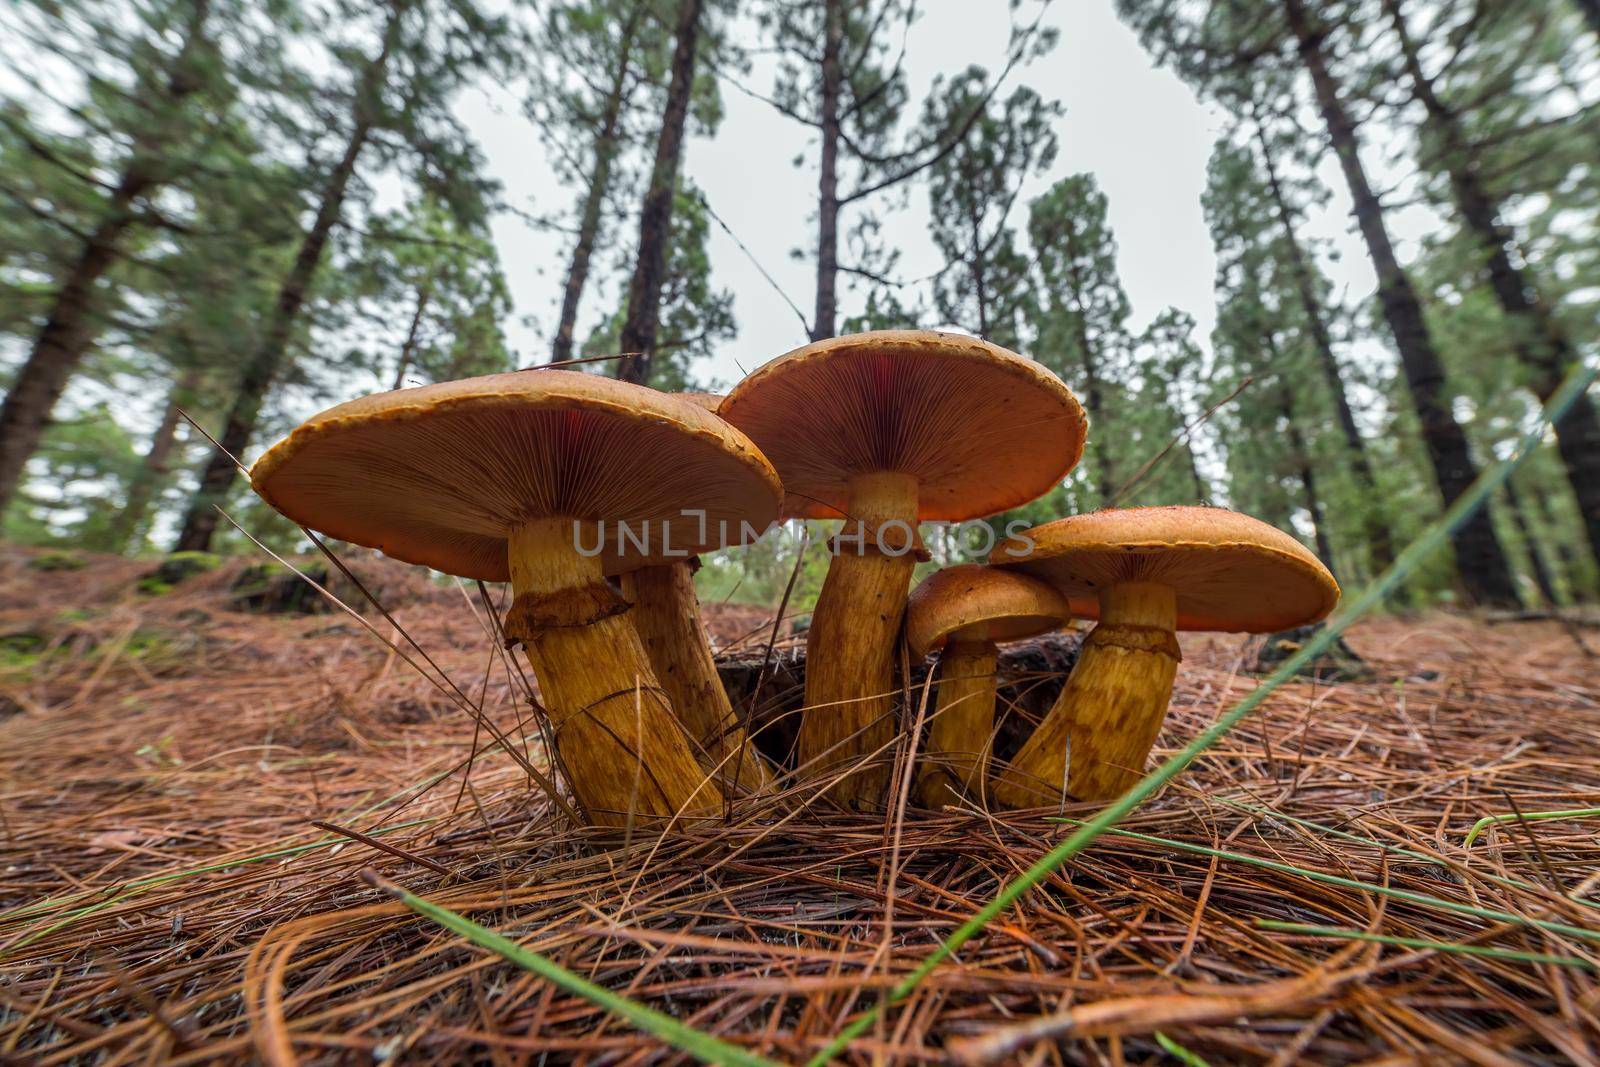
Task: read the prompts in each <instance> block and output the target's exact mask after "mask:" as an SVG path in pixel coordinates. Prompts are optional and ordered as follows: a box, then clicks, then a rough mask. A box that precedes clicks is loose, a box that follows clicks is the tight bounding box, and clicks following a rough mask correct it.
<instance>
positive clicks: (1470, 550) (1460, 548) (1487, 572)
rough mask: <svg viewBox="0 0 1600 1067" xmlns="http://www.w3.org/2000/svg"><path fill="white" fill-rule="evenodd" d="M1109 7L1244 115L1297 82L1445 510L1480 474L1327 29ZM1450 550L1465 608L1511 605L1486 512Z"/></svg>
mask: <svg viewBox="0 0 1600 1067" xmlns="http://www.w3.org/2000/svg"><path fill="white" fill-rule="evenodd" d="M1118 6H1119V10H1120V11H1121V12H1122V14H1123V15H1124V17H1125V18H1127V19H1128V20H1129V21H1130V22H1132V23H1133V24H1134V25H1135V27H1136V29H1137V30H1138V31H1139V33H1140V36H1141V39H1143V40H1144V42H1145V43H1146V45H1147V46H1148V47H1150V48H1152V50H1154V51H1155V52H1156V55H1157V58H1158V59H1160V60H1162V61H1163V62H1170V63H1172V64H1173V65H1174V66H1176V67H1177V69H1178V70H1179V72H1180V73H1181V74H1183V75H1184V76H1185V77H1186V78H1188V79H1190V80H1191V81H1192V82H1194V83H1195V84H1196V85H1198V86H1199V87H1200V88H1201V89H1202V90H1203V91H1205V92H1206V93H1208V94H1210V95H1212V96H1213V97H1216V98H1218V99H1220V100H1221V101H1222V102H1223V103H1224V104H1226V105H1228V106H1230V107H1232V108H1234V109H1235V110H1236V112H1237V113H1241V114H1242V113H1244V112H1246V111H1248V108H1249V105H1250V104H1251V103H1252V102H1254V101H1255V100H1256V92H1257V86H1258V85H1260V84H1262V83H1263V82H1265V83H1266V84H1267V86H1268V87H1269V88H1272V89H1279V88H1283V89H1285V90H1287V91H1288V99H1287V100H1286V101H1279V103H1280V105H1281V106H1282V107H1284V108H1285V109H1292V107H1293V105H1294V103H1295V94H1294V92H1293V91H1292V89H1293V82H1292V81H1291V80H1290V78H1291V77H1292V76H1293V75H1295V74H1297V73H1303V74H1304V75H1305V77H1306V79H1307V80H1308V81H1309V83H1310V86H1311V89H1312V99H1313V102H1314V106H1315V108H1316V110H1317V113H1318V114H1319V116H1320V118H1321V119H1322V123H1323V126H1324V128H1325V131H1326V133H1327V135H1328V140H1329V142H1330V144H1331V147H1332V148H1333V151H1334V155H1335V156H1336V158H1337V160H1338V163H1339V166H1340V169H1341V171H1342V172H1343V175H1344V178H1345V181H1346V184H1347V185H1348V186H1349V189H1350V193H1351V199H1352V200H1353V201H1354V212H1355V216H1356V222H1357V228H1358V229H1359V230H1360V232H1361V234H1362V238H1363V240H1364V242H1365V244H1366V246H1367V252H1368V255H1369V257H1370V258H1371V259H1372V262H1373V267H1374V270H1375V272H1376V274H1377V277H1378V304H1379V307H1380V309H1381V311H1382V314H1383V318H1384V321H1385V323H1386V324H1387V326H1388V328H1389V332H1390V334H1391V336H1392V338H1393V340H1394V344H1395V349H1396V351H1397V353H1398V355H1399V357H1400V366H1401V369H1402V371H1403V373H1404V375H1405V378H1406V382H1407V385H1408V393H1409V399H1410V403H1411V406H1412V407H1413V408H1414V410H1415V412H1416V415H1417V425H1418V430H1419V433H1420V434H1421V437H1422V442H1423V446H1424V450H1425V451H1426V453H1427V455H1428V459H1429V463H1430V466H1431V467H1432V469H1433V475H1434V480H1435V482H1436V484H1437V486H1438V488H1439V491H1440V492H1441V494H1442V495H1443V497H1444V499H1445V501H1446V502H1450V501H1454V500H1455V499H1457V498H1458V497H1460V496H1461V495H1462V494H1463V493H1464V492H1465V491H1466V489H1467V487H1468V486H1470V485H1471V483H1472V481H1473V480H1474V479H1475V478H1476V477H1477V465H1476V463H1475V462H1474V460H1473V457H1472V451H1471V447H1470V443H1469V441H1468V439H1467V435H1466V432H1465V430H1464V429H1463V427H1462V426H1461V423H1460V422H1459V421H1458V420H1457V418H1456V415H1455V412H1454V411H1453V410H1452V407H1451V399H1452V394H1451V390H1450V386H1449V383H1448V382H1447V380H1446V376H1445V370H1444V365H1443V363H1442V361H1441V359H1440V357H1439V352H1438V349H1437V347H1436V346H1435V344H1434V342H1433V339H1432V337H1431V336H1430V334H1429V332H1428V326H1427V321H1426V318H1425V316H1424V312H1423V307H1422V303H1421V301H1420V299H1419V298H1418V295H1417V292H1416V289H1415V288H1414V286H1413V284H1412V282H1411V279H1410V277H1409V276H1408V275H1407V273H1406V271H1405V269H1404V268H1403V267H1402V266H1401V264H1400V261H1399V258H1398V256H1397V254H1396V253H1395V250H1394V243H1393V240H1392V238H1391V236H1390V234H1389V229H1388V225H1387V221H1386V219H1385V216H1384V209H1383V206H1382V203H1381V202H1380V201H1379V199H1378V197H1377V195H1376V193H1375V192H1374V191H1373V188H1372V183H1371V180H1370V178H1369V177H1368V174H1367V171H1366V167H1365V164H1364V162H1363V160H1362V157H1361V152H1360V143H1359V137H1358V132H1357V127H1356V123H1355V120H1354V118H1353V117H1352V114H1351V112H1350V110H1349V107H1348V105H1347V102H1346V98H1345V90H1344V86H1343V85H1342V84H1341V83H1340V81H1339V79H1338V77H1337V76H1336V74H1335V71H1334V68H1333V65H1332V63H1331V62H1330V58H1329V51H1328V48H1329V35H1330V32H1331V31H1332V29H1333V26H1332V25H1331V24H1330V23H1328V22H1326V21H1324V20H1323V19H1321V18H1318V17H1314V16H1313V14H1312V13H1311V12H1310V11H1309V10H1308V8H1307V7H1306V5H1305V4H1304V2H1303V0H1281V3H1279V4H1266V3H1263V2H1259V0H1226V2H1221V3H1215V4H1210V3H1208V4H1197V3H1192V2H1190V0H1119V5H1118ZM1273 75H1279V76H1281V77H1272V76H1273ZM1280 83H1281V85H1280ZM1453 544H1454V547H1455V555H1456V565H1457V569H1458V570H1459V572H1460V576H1461V580H1462V586H1463V588H1464V590H1465V591H1466V593H1467V595H1468V597H1469V598H1470V599H1471V600H1473V601H1474V602H1477V603H1480V604H1484V605H1490V606H1493V605H1510V604H1515V603H1516V602H1517V593H1516V583H1515V580H1514V579H1513V577H1512V574H1511V568H1510V564H1509V562H1508V560H1507V558H1506V554H1505V550H1504V548H1503V546H1502V545H1501V544H1500V541H1499V538H1498V536H1497V534H1496V532H1495V524H1494V521H1493V515H1492V509H1491V508H1489V507H1485V508H1483V509H1480V510H1479V511H1478V512H1476V513H1475V514H1474V515H1472V516H1471V517H1470V518H1469V519H1468V520H1467V521H1466V522H1465V523H1464V524H1463V525H1462V527H1461V528H1460V529H1459V530H1458V531H1457V532H1456V533H1455V535H1454V537H1453Z"/></svg>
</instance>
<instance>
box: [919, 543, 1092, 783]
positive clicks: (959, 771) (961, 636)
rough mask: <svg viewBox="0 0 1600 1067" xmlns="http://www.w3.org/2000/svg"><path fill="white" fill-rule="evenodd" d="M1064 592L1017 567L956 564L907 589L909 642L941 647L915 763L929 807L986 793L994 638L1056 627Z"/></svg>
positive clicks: (922, 648) (1064, 615)
mask: <svg viewBox="0 0 1600 1067" xmlns="http://www.w3.org/2000/svg"><path fill="white" fill-rule="evenodd" d="M1070 617H1071V609H1070V607H1069V606H1068V604H1067V599H1066V597H1064V596H1062V595H1061V594H1060V593H1058V592H1056V590H1055V589H1053V588H1052V587H1051V586H1049V585H1046V584H1045V583H1044V582H1041V581H1038V580H1037V579H1034V578H1029V577H1028V576H1026V575H1023V574H1019V573H1017V572H1015V571H1003V570H998V569H996V568H993V567H982V566H979V565H977V564H971V563H967V564H961V565H959V566H955V567H947V568H945V569H944V570H941V571H936V572H934V573H933V574H931V575H929V576H928V577H927V578H925V579H923V581H922V583H921V584H920V585H918V586H917V588H916V589H914V590H913V591H912V593H911V600H910V602H909V603H908V604H907V606H906V644H907V645H908V646H909V647H910V649H911V654H912V655H913V656H916V657H917V658H919V659H920V658H922V657H925V656H927V655H928V654H929V653H930V652H933V651H938V652H939V690H938V697H937V700H936V702H935V706H934V709H933V713H932V716H931V718H930V720H929V723H928V738H927V742H926V743H925V745H924V747H923V750H922V754H921V758H920V759H919V761H918V765H917V774H916V797H917V800H918V801H919V802H920V803H922V804H924V805H926V806H928V807H939V806H941V805H944V804H957V803H960V802H961V800H962V798H964V797H971V798H974V799H976V800H979V801H981V800H983V799H984V796H983V794H984V792H985V788H984V783H985V780H986V778H987V776H988V772H989V754H990V749H991V746H992V744H993V741H994V730H995V693H996V684H997V683H996V679H995V665H996V662H997V660H998V658H999V649H998V647H997V643H998V642H1003V641H1018V640H1021V639H1023V638H1027V637H1033V636H1036V635H1038V634H1042V633H1048V632H1050V631H1051V630H1056V629H1059V628H1060V627H1061V626H1063V625H1064V624H1065V623H1066V622H1067V620H1068V619H1069V618H1070Z"/></svg>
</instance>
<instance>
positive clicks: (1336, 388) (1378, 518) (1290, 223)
mask: <svg viewBox="0 0 1600 1067" xmlns="http://www.w3.org/2000/svg"><path fill="white" fill-rule="evenodd" d="M1255 126H1256V143H1257V145H1258V146H1259V147H1260V149H1261V158H1262V162H1263V163H1264V164H1265V165H1266V169H1267V187H1268V189H1269V191H1270V192H1271V193H1272V203H1273V209H1274V213H1275V214H1276V215H1277V217H1278V225H1279V227H1280V228H1281V229H1282V230H1283V245H1284V248H1285V250H1286V251H1287V253H1288V256H1289V270H1290V273H1292V274H1293V275H1294V282H1295V291H1296V293H1297V294H1298V296H1299V298H1300V310H1301V313H1302V314H1304V315H1305V317H1306V326H1307V328H1308V329H1309V331H1310V333H1311V341H1312V348H1313V349H1314V350H1315V352H1316V355H1317V367H1318V369H1319V370H1321V371H1322V377H1323V380H1324V381H1326V382H1327V383H1328V392H1329V393H1330V394H1332V396H1333V406H1334V412H1335V414H1336V415H1337V416H1338V420H1339V432H1340V433H1341V434H1342V435H1343V436H1344V443H1345V449H1346V451H1347V452H1348V453H1349V456H1350V465H1351V468H1352V469H1353V470H1354V472H1355V476H1356V483H1357V484H1358V485H1359V486H1360V488H1361V490H1362V492H1363V493H1365V494H1366V497H1367V499H1366V508H1365V515H1366V524H1365V525H1366V534H1367V549H1368V551H1369V552H1371V553H1372V562H1373V565H1374V566H1375V567H1376V568H1377V569H1378V570H1380V571H1381V570H1383V569H1384V568H1386V567H1388V566H1389V564H1391V563H1393V562H1394V538H1393V537H1392V535H1391V534H1390V532H1389V522H1388V519H1387V517H1386V516H1385V514H1384V508H1383V503H1382V501H1383V496H1382V494H1381V493H1380V492H1379V490H1378V479H1377V476H1376V475H1374V474H1373V472H1372V461H1371V460H1370V459H1369V458H1368V456H1367V446H1366V443H1365V442H1364V441H1362V439H1361V431H1360V430H1359V429H1357V428H1356V417H1355V413H1354V412H1353V411H1352V410H1351V408H1350V396H1349V393H1348V392H1347V391H1346V389H1345V384H1344V375H1343V373H1342V372H1341V371H1340V369H1339V360H1338V357H1336V356H1335V355H1334V354H1333V337H1332V335H1331V334H1329V332H1328V322H1327V318H1326V317H1325V315H1324V312H1323V307H1322V301H1321V300H1320V299H1319V298H1318V296H1317V287H1316V281H1315V279H1314V278H1313V276H1312V273H1311V266H1310V263H1309V261H1308V260H1307V258H1306V254H1305V251H1304V250H1303V249H1302V248H1301V247H1300V235H1299V234H1298V233H1297V232H1296V231H1295V225H1294V214H1293V212H1291V211H1290V210H1289V200H1288V197H1287V196H1285V195H1284V192H1283V184H1282V182H1281V181H1280V179H1279V177H1278V166H1277V161H1276V160H1275V159H1273V155H1272V149H1271V147H1270V146H1269V145H1268V144H1267V137H1266V131H1265V130H1264V129H1263V128H1262V125H1261V120H1260V117H1259V116H1256V117H1255Z"/></svg>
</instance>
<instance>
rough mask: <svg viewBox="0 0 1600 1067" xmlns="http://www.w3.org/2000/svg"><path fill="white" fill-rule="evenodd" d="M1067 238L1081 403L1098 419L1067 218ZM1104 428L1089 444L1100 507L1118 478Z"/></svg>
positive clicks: (1093, 358)
mask: <svg viewBox="0 0 1600 1067" xmlns="http://www.w3.org/2000/svg"><path fill="white" fill-rule="evenodd" d="M1066 238H1067V262H1068V263H1069V264H1071V265H1070V266H1069V267H1068V268H1067V273H1068V274H1069V275H1070V276H1071V279H1072V311H1073V314H1074V315H1076V316H1077V319H1078V322H1077V326H1078V353H1079V357H1080V360H1081V362H1082V363H1083V402H1084V406H1085V407H1086V408H1087V409H1088V412H1089V420H1090V422H1091V423H1092V422H1095V421H1097V420H1098V419H1099V418H1100V414H1101V408H1102V406H1103V401H1104V397H1103V396H1102V395H1101V393H1100V358H1099V353H1098V352H1096V351H1095V347H1094V344H1093V342H1091V341H1090V340H1089V318H1088V316H1087V315H1086V314H1085V313H1084V310H1083V288H1084V286H1083V272H1082V271H1080V270H1079V269H1078V260H1077V255H1076V251H1077V249H1076V246H1077V244H1078V243H1079V242H1078V231H1077V229H1076V228H1075V227H1074V226H1073V225H1072V222H1071V221H1070V219H1069V221H1068V223H1067V233H1066ZM1104 429H1105V428H1104V427H1101V432H1100V433H1098V434H1096V435H1094V436H1093V437H1092V438H1091V440H1090V447H1092V448H1093V449H1094V455H1095V464H1096V466H1098V467H1099V468H1100V476H1099V483H1100V484H1099V488H1100V506H1101V507H1103V508H1104V507H1110V506H1111V498H1112V496H1113V495H1115V493H1116V486H1117V479H1116V477H1115V475H1114V474H1113V473H1112V470H1111V456H1110V454H1109V453H1108V452H1107V450H1106V443H1105V442H1106V434H1105V433H1104Z"/></svg>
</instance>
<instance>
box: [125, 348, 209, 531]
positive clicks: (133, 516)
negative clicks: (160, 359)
mask: <svg viewBox="0 0 1600 1067" xmlns="http://www.w3.org/2000/svg"><path fill="white" fill-rule="evenodd" d="M199 388H200V372H199V371H198V370H194V369H190V370H187V371H185V372H184V374H183V377H182V378H180V379H179V380H178V381H177V382H175V383H173V386H172V389H171V390H170V391H169V392H168V393H167V406H166V407H165V408H164V409H163V410H162V412H161V421H160V422H159V423H157V424H156V429H155V432H154V433H153V434H151V435H150V447H149V448H147V449H146V450H145V454H144V462H143V463H141V464H140V465H139V470H138V472H137V473H136V474H135V475H134V476H133V480H132V482H131V483H130V484H129V485H128V498H127V500H126V501H125V502H124V503H123V505H122V510H121V511H120V512H118V513H117V517H116V518H115V519H113V520H112V522H111V530H110V535H109V536H110V541H111V547H112V549H113V550H115V551H117V552H127V551H128V550H129V549H132V550H133V551H135V552H137V551H138V550H139V549H141V548H143V547H144V529H145V519H146V517H147V516H148V515H149V512H150V502H151V500H152V499H153V498H154V496H155V494H156V490H157V489H158V488H159V487H160V485H161V481H162V479H164V478H165V477H166V476H167V473H168V471H169V468H170V462H169V461H170V460H171V458H172V450H173V448H174V446H176V444H177V442H178V424H179V422H180V421H182V419H183V405H184V404H186V403H188V402H189V398H190V397H192V396H194V394H195V391H196V390H198V389H199Z"/></svg>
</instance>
